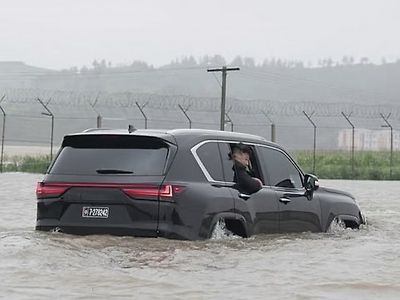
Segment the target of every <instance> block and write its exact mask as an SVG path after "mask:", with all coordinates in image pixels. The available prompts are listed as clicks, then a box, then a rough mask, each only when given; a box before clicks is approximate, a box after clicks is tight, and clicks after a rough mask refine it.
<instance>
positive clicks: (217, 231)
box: [211, 219, 241, 240]
mask: <svg viewBox="0 0 400 300" xmlns="http://www.w3.org/2000/svg"><path fill="white" fill-rule="evenodd" d="M238 238H241V237H240V236H238V235H235V234H234V233H233V232H232V231H230V230H229V229H228V228H226V224H225V220H224V219H219V221H218V222H217V224H215V227H214V230H213V232H212V235H211V240H232V239H238Z"/></svg>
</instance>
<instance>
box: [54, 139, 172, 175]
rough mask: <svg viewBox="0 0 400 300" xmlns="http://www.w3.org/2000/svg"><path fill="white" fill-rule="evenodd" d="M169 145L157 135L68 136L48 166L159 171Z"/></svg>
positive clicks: (71, 170) (73, 170) (99, 171)
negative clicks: (152, 136)
mask: <svg viewBox="0 0 400 300" xmlns="http://www.w3.org/2000/svg"><path fill="white" fill-rule="evenodd" d="M167 155H168V145H167V144H166V143H164V142H162V141H161V140H160V139H155V138H143V137H140V138H135V137H130V136H128V137H126V136H112V137H109V136H80V137H73V138H67V139H65V140H64V143H63V147H62V149H61V151H60V153H59V155H58V157H57V159H56V161H55V163H54V164H53V166H52V167H51V169H50V172H49V173H50V174H65V175H70V174H71V175H106V174H129V175H140V176H146V175H162V174H163V173H164V168H165V164H166V160H167Z"/></svg>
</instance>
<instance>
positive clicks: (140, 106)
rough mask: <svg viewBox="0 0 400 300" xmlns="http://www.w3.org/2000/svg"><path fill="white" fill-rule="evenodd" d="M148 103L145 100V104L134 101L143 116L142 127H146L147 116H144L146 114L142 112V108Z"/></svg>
mask: <svg viewBox="0 0 400 300" xmlns="http://www.w3.org/2000/svg"><path fill="white" fill-rule="evenodd" d="M148 103H149V102H146V103H145V104H143V105H140V104H139V103H138V102H137V101H136V106H137V107H138V108H139V110H140V112H141V113H142V115H143V118H144V129H147V116H146V114H145V113H144V108H145V107H146V105H147V104H148Z"/></svg>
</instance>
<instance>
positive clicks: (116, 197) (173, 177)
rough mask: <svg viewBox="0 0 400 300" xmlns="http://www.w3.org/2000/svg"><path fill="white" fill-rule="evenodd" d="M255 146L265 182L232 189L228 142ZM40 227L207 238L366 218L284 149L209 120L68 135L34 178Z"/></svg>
mask: <svg viewBox="0 0 400 300" xmlns="http://www.w3.org/2000/svg"><path fill="white" fill-rule="evenodd" d="M238 143H242V144H245V145H246V146H247V147H249V148H251V150H252V151H251V157H250V160H251V166H252V170H253V172H254V173H255V176H256V177H257V178H259V179H261V181H262V182H263V186H262V188H261V189H260V190H259V191H257V192H256V193H253V194H244V193H243V192H239V190H238V189H235V187H236V183H235V182H234V180H233V178H234V174H233V173H234V171H233V168H232V160H231V159H230V157H229V155H228V154H229V153H231V151H232V148H233V147H234V146H235V145H237V144H238ZM36 193H37V199H38V202H37V222H36V229H37V230H54V229H56V230H59V231H62V232H66V233H73V234H98V233H102V234H103V233H104V234H115V235H133V236H146V237H158V236H159V237H167V238H178V239H189V240H196V239H207V238H209V237H210V236H211V234H212V231H213V228H214V227H215V226H216V224H217V223H218V222H219V221H220V220H223V221H224V222H225V224H226V227H227V229H229V230H230V231H232V232H234V233H235V234H237V235H240V236H243V237H249V236H251V235H254V234H258V233H279V232H303V231H311V232H320V231H326V230H328V228H329V227H330V225H331V223H332V222H335V221H336V220H341V222H342V224H344V225H345V226H347V227H351V228H358V227H359V226H360V224H362V223H363V222H364V221H363V220H364V219H363V217H362V213H361V211H360V208H359V207H358V205H357V203H356V201H355V199H354V198H353V197H352V196H351V195H350V194H348V193H345V192H342V191H338V190H333V189H328V188H323V187H319V185H318V179H317V178H316V177H315V176H313V175H308V174H303V172H302V171H301V169H300V168H299V167H298V165H297V164H296V163H295V161H294V160H293V159H292V158H291V157H290V155H289V154H288V153H287V152H286V151H285V150H284V149H282V147H280V146H278V145H276V144H274V143H271V142H268V141H267V140H265V139H263V138H261V137H258V136H254V135H249V134H242V133H231V132H221V131H211V130H188V129H177V130H164V131H163V130H136V131H132V130H130V131H128V130H101V129H99V130H97V129H96V130H87V131H85V132H83V133H78V134H71V135H67V136H65V137H64V140H63V143H62V147H61V149H60V151H59V152H58V154H57V156H56V158H55V160H54V162H53V163H52V164H51V166H50V167H49V169H48V171H47V174H46V175H45V177H44V180H43V181H42V182H39V183H38V185H37V190H36Z"/></svg>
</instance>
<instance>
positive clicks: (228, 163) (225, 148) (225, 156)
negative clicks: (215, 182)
mask: <svg viewBox="0 0 400 300" xmlns="http://www.w3.org/2000/svg"><path fill="white" fill-rule="evenodd" d="M219 149H220V151H221V160H222V169H223V172H224V177H225V180H224V181H226V182H233V181H234V180H233V178H234V175H235V173H234V170H233V162H232V159H231V157H230V156H229V154H230V153H231V146H230V144H229V143H219Z"/></svg>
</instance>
